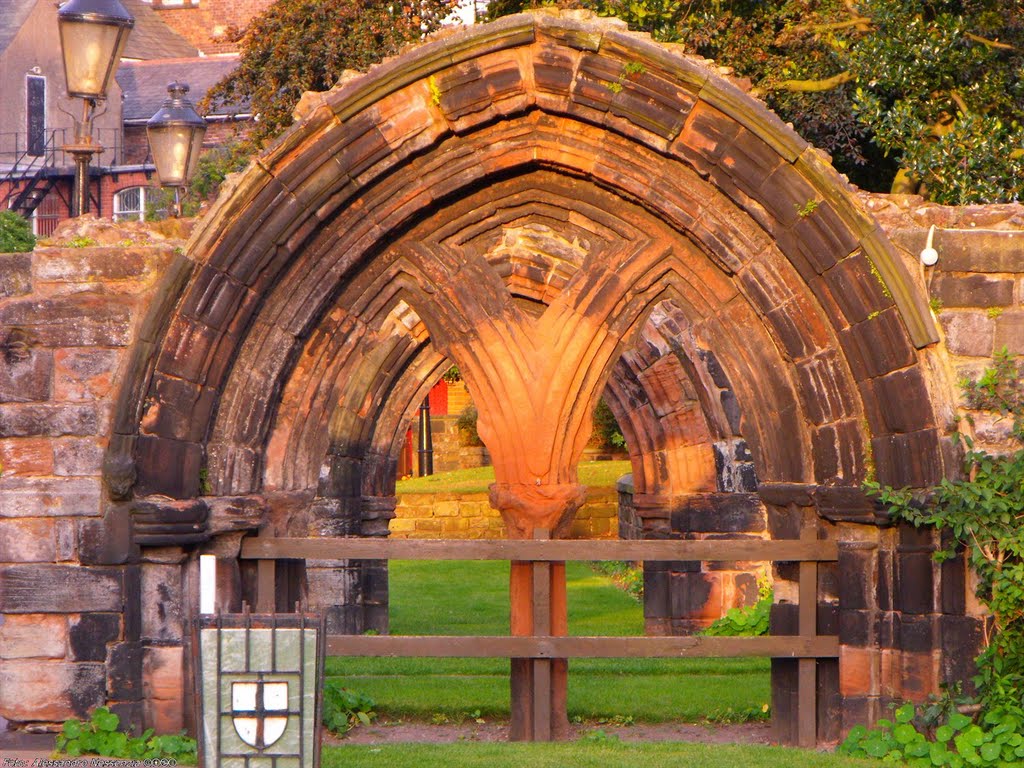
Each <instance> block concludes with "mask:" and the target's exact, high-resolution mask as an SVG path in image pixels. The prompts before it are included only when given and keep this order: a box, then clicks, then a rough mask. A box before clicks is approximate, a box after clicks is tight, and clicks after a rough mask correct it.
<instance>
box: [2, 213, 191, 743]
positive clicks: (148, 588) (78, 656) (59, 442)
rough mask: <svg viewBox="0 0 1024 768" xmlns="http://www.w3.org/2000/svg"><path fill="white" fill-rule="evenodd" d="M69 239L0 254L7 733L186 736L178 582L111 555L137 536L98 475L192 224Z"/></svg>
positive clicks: (85, 228)
mask: <svg viewBox="0 0 1024 768" xmlns="http://www.w3.org/2000/svg"><path fill="white" fill-rule="evenodd" d="M65 226H66V229H65V231H64V233H63V234H62V232H61V231H60V230H59V231H58V233H57V234H56V235H55V238H56V242H54V243H53V244H47V243H42V244H40V246H39V247H37V248H36V250H35V251H34V252H33V253H21V254H0V727H2V724H3V719H4V717H6V718H8V719H11V720H15V721H29V722H32V721H35V722H40V721H41V722H55V721H61V720H65V719H67V718H70V717H82V716H85V715H86V714H87V713H88V712H89V711H90V710H91V709H93V708H95V707H97V706H100V705H101V704H108V705H110V706H111V707H112V708H113V709H114V710H115V711H116V712H117V713H118V714H119V715H120V716H121V717H122V719H123V720H124V721H125V722H134V723H139V722H143V721H144V722H145V724H146V725H149V726H153V727H155V728H157V729H159V730H160V731H165V732H173V731H176V730H178V729H180V728H181V727H182V726H183V724H184V721H183V718H182V706H181V684H182V649H181V638H182V632H183V629H182V610H183V609H182V598H181V569H180V566H179V565H177V564H175V565H167V564H165V563H164V562H161V563H159V564H153V563H151V562H149V558H147V557H140V558H137V559H136V560H135V561H134V562H132V563H127V564H126V563H125V562H124V558H123V557H121V558H118V557H111V556H110V555H109V554H108V551H107V550H108V544H111V543H113V544H114V546H112V547H111V549H116V547H117V546H118V545H121V544H124V543H126V542H127V537H128V536H129V535H130V534H129V531H128V529H127V527H126V526H125V525H108V524H107V523H108V522H109V520H110V519H111V518H110V517H109V516H106V515H105V513H106V512H107V511H108V507H109V505H108V500H107V494H106V493H104V488H103V483H102V480H101V474H102V467H103V456H104V451H105V450H106V448H107V446H108V444H109V441H110V434H111V432H112V431H114V429H115V428H116V427H115V421H116V419H117V417H118V414H117V413H115V411H114V398H115V395H116V394H117V390H118V387H119V385H120V383H121V381H122V380H123V377H124V372H125V370H126V368H127V366H128V363H129V349H130V347H131V345H132V344H133V343H135V342H137V341H138V340H139V339H140V338H141V339H144V340H147V341H148V340H151V339H152V338H155V335H156V333H157V332H158V330H159V329H157V328H151V327H148V326H147V325H146V323H145V322H144V321H143V318H144V317H145V316H146V315H147V314H148V313H149V311H150V308H151V306H152V305H154V304H159V302H160V296H159V288H158V286H159V285H160V283H161V281H162V279H163V277H164V275H165V274H166V273H167V272H168V270H170V269H171V268H172V266H173V265H174V264H175V263H176V262H177V261H179V260H180V259H182V258H184V257H182V256H181V255H180V251H181V246H182V245H184V239H183V238H184V236H185V235H186V234H187V232H186V231H185V229H184V227H185V226H186V224H184V223H182V222H180V221H177V222H168V223H166V224H162V225H141V224H137V225H132V224H122V225H118V226H116V227H112V226H111V225H110V223H109V222H93V220H91V219H88V218H87V219H82V220H81V221H80V222H79V223H78V224H76V225H74V227H76V228H69V227H72V225H65ZM73 235H74V236H80V237H81V239H80V240H78V241H76V242H75V243H74V244H70V243H69V244H67V245H64V246H61V244H60V241H61V240H62V239H64V240H66V241H70V240H71V239H72V236H73ZM86 238H89V239H86ZM77 244H81V245H83V246H84V247H74V245H77ZM179 552H180V550H179ZM180 559H184V555H180V554H179V560H180ZM144 606H148V608H147V607H144ZM164 646H166V647H164Z"/></svg>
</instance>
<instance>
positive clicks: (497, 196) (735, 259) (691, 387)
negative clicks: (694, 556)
mask: <svg viewBox="0 0 1024 768" xmlns="http://www.w3.org/2000/svg"><path fill="white" fill-rule="evenodd" d="M298 114H299V119H298V120H297V122H296V125H295V126H294V127H293V128H292V129H290V130H289V131H288V132H286V134H285V135H284V136H282V137H281V138H280V139H279V140H278V141H277V142H276V143H275V145H274V146H272V147H271V148H270V149H268V150H267V151H266V152H265V153H264V154H263V155H262V156H261V157H259V158H258V159H257V160H256V161H254V162H253V163H252V164H251V165H250V166H249V168H248V169H247V170H246V171H245V172H244V173H242V174H241V175H240V176H238V177H237V178H235V179H233V180H232V181H231V182H229V184H228V186H229V187H230V189H229V191H228V192H226V193H225V194H223V195H222V197H221V198H220V199H219V201H218V203H217V204H216V206H215V208H214V209H213V210H212V211H211V212H210V214H209V215H208V216H207V217H206V218H205V219H204V220H203V222H201V224H200V226H199V229H198V230H197V232H196V234H195V235H194V236H193V238H192V240H191V241H190V244H189V248H188V254H187V255H188V258H189V262H188V263H185V264H184V265H183V266H182V268H181V272H180V273H179V275H180V295H179V296H177V298H176V299H175V300H176V304H175V306H174V308H173V310H170V311H169V312H168V313H167V314H162V311H161V310H159V309H158V310H155V315H154V317H155V318H156V319H155V320H154V321H153V325H154V326H160V325H161V324H162V325H163V326H164V330H163V331H162V332H161V333H154V334H153V341H152V344H151V346H147V347H145V348H143V350H142V352H141V353H140V354H139V355H138V357H137V358H136V363H135V374H134V378H133V379H132V381H133V386H132V387H128V388H126V390H125V395H124V399H123V408H122V415H121V418H120V419H119V421H118V423H117V425H116V427H115V430H116V431H117V433H118V435H116V436H115V438H116V439H115V440H114V441H112V443H111V451H110V454H109V457H108V467H109V468H110V471H109V472H108V479H109V480H110V481H111V485H112V486H118V485H122V486H123V485H126V484H128V483H130V482H131V479H132V477H133V475H134V493H135V494H136V496H137V497H139V498H143V499H144V498H146V497H151V496H169V497H171V498H173V499H179V500H188V499H192V498H195V497H198V496H200V495H207V496H215V497H230V498H237V497H259V498H261V499H264V500H268V499H269V500H270V506H271V507H273V509H274V510H275V512H274V514H273V515H272V517H273V518H274V519H273V520H272V521H271V523H270V524H271V525H272V526H276V527H277V528H278V529H279V530H285V529H288V528H290V529H291V530H295V529H296V527H298V528H302V527H305V528H306V529H307V530H312V531H314V532H316V533H320V534H325V535H338V534H362V535H383V534H386V521H387V519H388V518H389V516H390V514H391V512H392V509H393V504H394V500H393V492H394V456H395V453H396V451H397V449H398V425H399V424H400V423H401V420H402V418H403V416H404V415H406V414H408V413H409V412H410V410H411V409H412V408H413V407H414V405H415V404H416V403H417V402H419V401H420V400H421V399H422V397H423V393H424V388H425V387H426V386H429V383H430V380H431V377H435V378H436V376H437V375H439V373H440V371H441V370H443V366H444V365H445V364H446V361H449V360H452V361H455V362H456V363H458V365H459V367H460V370H461V371H462V372H463V375H464V376H465V377H466V379H467V381H468V382H469V385H470V387H471V388H472V390H473V393H474V397H475V398H476V399H477V402H478V404H479V406H480V411H481V413H482V414H484V419H483V423H482V425H481V436H482V437H483V439H484V440H485V442H486V443H487V445H488V448H489V449H490V452H491V455H492V457H493V458H494V461H495V467H496V476H497V483H496V485H495V487H494V489H493V492H492V501H493V503H494V504H495V506H497V507H498V508H499V509H500V510H501V511H502V513H503V515H504V517H505V519H506V521H507V523H508V524H509V531H510V534H512V535H517V536H530V535H532V534H533V532H534V529H536V528H544V529H550V530H552V531H556V532H557V530H558V529H559V527H560V526H562V525H564V524H565V522H566V521H567V520H568V519H569V518H571V515H572V513H573V512H574V511H575V507H576V505H577V504H578V503H579V500H580V495H581V489H580V486H579V484H578V482H577V478H576V469H575V468H576V462H577V461H578V459H579V456H580V453H581V452H582V449H583V446H584V444H585V443H586V440H587V436H588V435H587V432H588V430H589V414H590V412H591V410H592V407H593V404H594V402H595V401H596V398H597V397H598V396H599V395H600V393H601V392H602V391H603V390H604V389H605V387H606V386H608V387H609V391H610V392H612V393H613V398H612V399H613V401H614V402H615V408H616V410H617V411H618V412H619V414H620V416H621V417H622V421H623V422H624V424H625V425H626V428H627V429H628V430H629V431H630V436H631V438H632V439H631V441H630V442H631V446H632V448H633V453H632V455H631V458H632V460H633V466H634V478H635V481H636V484H637V486H636V497H635V499H636V504H637V507H638V511H639V513H640V515H641V517H643V518H645V519H646V520H648V521H650V526H649V531H650V533H651V534H652V535H671V534H672V530H671V529H670V528H669V527H667V523H666V522H665V521H667V520H670V519H671V516H672V513H673V511H674V510H675V509H676V508H678V507H679V505H680V504H685V503H686V502H687V499H688V498H689V497H690V496H691V495H692V494H693V493H695V492H708V491H712V492H713V491H715V490H716V487H715V486H714V485H712V486H710V487H709V486H708V485H707V484H708V482H709V480H708V477H709V475H708V469H709V467H710V468H711V470H712V475H711V482H712V483H713V482H714V462H715V457H714V444H715V443H716V441H717V442H719V443H722V444H726V445H736V444H738V442H742V443H743V445H744V446H746V447H745V449H744V450H749V456H750V460H749V462H748V463H749V464H750V465H751V471H752V476H756V489H757V494H758V498H757V501H758V503H764V504H765V506H766V507H767V515H768V521H769V527H770V530H771V533H772V535H774V536H778V537H790V536H796V535H799V531H800V528H801V527H802V526H804V525H810V524H813V525H815V526H817V527H818V528H819V530H820V535H821V536H832V537H837V538H841V539H850V540H855V541H857V542H860V544H859V545H858V546H861V548H860V549H858V548H856V547H854V548H852V549H850V550H848V551H847V553H846V554H845V555H844V560H841V562H840V570H841V571H843V574H842V577H841V578H839V579H838V580H837V583H832V584H825V585H823V594H822V598H823V600H825V601H826V602H827V601H828V600H829V599H833V598H835V596H836V593H837V592H838V593H840V594H839V597H840V598H841V601H840V605H841V609H842V612H843V613H842V616H832V617H831V618H829V619H828V620H829V621H837V622H839V623H840V625H841V627H843V626H845V627H847V628H848V629H847V637H846V639H843V635H842V631H843V630H842V628H841V630H840V631H841V640H843V642H844V659H843V661H842V663H843V664H849V668H850V669H851V670H856V669H859V667H858V666H857V665H861V666H863V665H865V664H866V665H869V666H872V665H873V666H872V668H879V665H880V664H881V663H882V659H883V657H884V658H886V659H890V660H891V659H897V667H898V668H897V667H892V666H891V664H890V667H891V670H890V672H888V673H886V674H889V675H890V677H889V678H886V680H887V681H888V682H885V683H884V684H883V683H878V682H877V680H876V681H875V682H874V683H872V685H873V686H874V687H869V688H867V689H865V690H864V691H863V692H862V691H860V690H859V688H858V686H857V685H855V684H854V683H853V682H852V681H853V679H854V678H853V677H852V676H851V677H849V678H848V680H849V681H850V682H848V683H844V682H843V680H844V679H847V678H845V677H844V676H845V675H846V672H845V668H844V669H841V670H840V671H839V672H836V671H835V670H833V671H832V672H830V673H828V674H825V675H823V677H825V678H829V679H827V680H823V681H822V685H823V686H825V687H827V688H828V687H831V688H835V687H836V686H838V689H839V693H841V695H842V697H843V699H842V702H843V706H844V712H845V713H847V714H848V715H849V716H850V717H860V716H862V715H863V716H867V717H871V716H872V715H873V714H877V712H878V708H879V707H880V706H882V704H883V703H884V700H885V697H886V696H892V695H896V693H898V692H899V691H900V690H903V689H902V688H900V687H899V686H898V685H897V682H896V681H898V680H899V679H901V678H905V677H906V674H904V673H906V672H907V670H911V672H910V673H909V674H911V678H912V679H913V680H917V681H919V682H920V687H921V688H922V689H926V688H929V687H934V685H935V684H936V683H937V681H938V677H939V674H940V670H939V666H940V665H941V664H943V663H945V662H944V661H943V660H944V659H945V656H944V655H943V653H944V652H943V651H942V649H941V648H939V647H937V646H936V644H935V643H932V644H930V645H928V644H927V643H926V644H924V645H922V643H921V642H918V640H913V641H909V640H908V644H901V643H902V641H901V640H898V639H897V640H893V639H892V638H891V637H890V638H888V640H887V639H885V638H883V637H881V636H880V635H879V634H878V632H879V630H877V629H876V628H875V627H876V625H877V624H878V622H877V619H878V617H879V616H888V617H889V618H890V619H891V618H892V617H893V616H895V615H896V614H898V613H900V612H901V611H903V610H904V606H902V605H901V604H900V603H899V600H900V599H901V598H900V594H901V593H900V592H899V590H895V597H894V596H893V595H892V594H890V595H889V596H888V598H887V599H888V600H889V602H888V603H886V602H885V599H886V598H882V597H879V595H878V594H877V593H878V590H876V589H875V584H876V581H877V579H878V578H879V577H880V575H885V574H889V573H892V572H893V569H895V571H896V572H897V573H901V574H903V573H906V574H907V576H906V578H910V576H912V575H913V574H918V571H920V570H921V562H922V561H921V559H920V557H919V556H920V555H921V553H922V552H923V549H924V547H923V546H918V543H915V542H913V541H910V539H906V536H907V534H903V533H899V534H894V533H892V532H891V531H880V530H879V529H878V528H876V527H875V522H876V520H875V515H874V509H873V507H872V505H871V504H870V503H869V502H867V501H866V500H865V499H864V497H863V495H862V494H861V492H860V491H859V484H860V482H861V481H862V480H863V479H864V478H865V477H866V476H867V475H868V474H869V473H871V472H875V473H877V476H878V477H879V479H880V480H882V481H883V482H886V483H890V484H894V485H911V486H919V487H920V486H925V485H928V484H930V483H932V482H934V481H936V480H937V479H938V478H939V477H941V476H942V475H943V473H944V472H945V471H946V463H945V462H946V459H945V458H944V456H945V455H947V454H948V452H947V451H946V445H945V442H944V440H943V438H942V437H941V432H940V427H941V426H943V425H942V424H940V423H939V421H940V418H939V416H937V412H938V413H941V412H942V408H943V407H944V405H943V401H942V397H943V396H942V395H941V394H937V393H935V392H933V391H932V389H931V383H930V378H929V375H928V364H927V348H928V347H929V345H931V344H933V343H934V342H935V341H936V340H937V336H936V333H935V330H934V328H933V326H932V323H931V320H930V316H929V314H928V312H927V306H926V303H925V300H924V294H923V293H921V292H919V291H918V290H917V289H916V287H915V283H914V281H913V279H912V277H911V276H910V275H909V274H908V273H907V271H906V269H905V267H904V265H903V264H902V262H900V261H899V259H898V258H897V256H896V254H895V251H894V250H893V248H892V247H891V246H890V244H889V243H888V241H887V239H886V238H885V236H884V234H883V233H882V232H881V230H880V229H879V227H878V226H877V225H876V224H875V222H874V221H873V219H871V217H870V216H869V215H868V214H867V213H866V212H865V211H864V210H863V209H862V207H861V206H860V205H859V203H858V202H857V200H856V198H855V196H854V195H853V193H852V190H851V189H850V188H849V187H848V186H847V185H846V183H845V182H844V181H843V180H842V179H841V178H840V177H838V175H837V174H836V173H835V172H834V171H833V170H832V169H831V167H830V166H829V165H828V162H827V159H826V158H824V157H823V156H822V155H821V153H819V152H818V151H817V150H815V149H814V148H812V147H810V146H808V145H807V144H806V143H805V142H803V141H802V140H801V139H800V138H799V137H797V136H796V135H795V134H794V133H793V132H792V131H791V130H790V129H789V128H787V127H786V126H784V125H783V124H782V123H781V122H780V121H779V120H778V119H777V118H776V117H775V116H774V115H773V114H771V113H770V112H769V111H767V110H766V109H765V108H764V106H763V105H762V104H760V103H759V102H757V101H756V100H754V99H752V98H751V97H750V96H748V95H747V94H745V93H744V92H743V91H742V90H741V89H740V88H739V87H737V86H736V85H734V84H733V83H731V82H729V81H728V80H727V79H725V78H724V77H723V76H722V75H720V74H719V73H718V71H717V70H716V69H715V68H714V67H713V65H712V64H711V63H709V62H705V61H702V60H699V59H695V58H692V57H687V56H684V55H682V54H680V53H678V52H676V51H674V50H672V49H670V48H666V47H663V46H659V45H657V44H655V43H653V42H651V41H650V40H649V39H647V38H646V37H644V36H641V35H636V34H632V33H629V32H627V31H626V30H625V29H624V28H623V27H622V26H621V25H619V24H617V23H615V22H613V21H609V20H597V19H594V18H590V17H589V16H586V15H583V14H577V13H564V14H554V13H537V14H527V15H521V16H513V17H508V18H505V19H502V20H500V21H498V22H495V23H493V24H489V25H485V26H481V27H475V28H472V29H468V30H465V31H460V32H455V33H452V34H450V35H449V36H447V37H443V38H440V39H437V40H434V41H433V42H430V43H428V44H426V45H424V46H421V47H419V48H417V49H415V50H413V51H411V52H409V53H407V54H404V55H403V56H401V57H398V58H396V59H394V60H391V61H388V62H385V63H384V64H382V65H380V66H378V67H376V68H374V69H373V70H372V71H371V72H370V73H368V74H367V75H365V76H358V77H350V78H346V79H345V81H344V82H343V83H342V84H341V85H339V87H338V88H336V89H334V90H332V91H330V92H328V93H323V94H307V96H306V97H305V98H304V99H303V102H302V103H301V104H300V106H299V108H298ZM171 298H172V299H174V297H173V295H172V297H171ZM157 337H158V338H157ZM147 353H148V355H147ZM684 392H688V393H689V395H687V396H685V397H684V396H682V395H681V394H680V393H684ZM936 404H937V405H936ZM709 462H710V464H709ZM119 478H121V479H124V478H128V479H127V480H125V481H124V482H122V483H120V484H119V483H118V482H117V481H118V479H119ZM747 490H752V487H751V488H748V489H747ZM186 506H187V505H186ZM183 508H184V507H183ZM905 539H906V540H905ZM924 557H926V555H924ZM904 566H905V567H904ZM928 567H929V568H930V566H928ZM844 569H845V571H844ZM901 569H903V570H901ZM928 573H929V574H930V573H931V571H930V570H929V572H928ZM375 574H376V575H375ZM665 578H666V580H667V581H671V579H670V577H669V575H666V577H665ZM914 578H920V579H923V578H925V576H922V575H920V574H918V575H917V576H914ZM930 578H931V577H930V576H928V579H930ZM961 578H962V575H961ZM385 580H386V575H383V574H381V572H380V569H379V567H378V566H374V565H373V564H370V565H368V566H366V570H365V571H362V572H352V571H337V570H334V569H327V570H324V571H323V572H317V573H313V574H312V575H311V576H310V589H311V590H312V592H313V593H317V592H319V593H321V594H324V595H326V594H329V593H331V592H332V591H339V592H340V593H342V594H349V595H355V594H356V593H358V599H357V600H354V604H356V605H357V607H356V609H353V607H352V605H347V606H338V610H337V611H336V621H338V622H339V623H341V624H342V625H345V624H346V623H349V625H350V626H352V627H355V628H358V627H359V626H360V622H364V623H365V622H370V623H371V624H372V623H374V622H377V623H380V622H381V621H383V620H385V619H382V618H381V611H380V599H379V598H380V593H381V591H382V582H383V583H386V581H385ZM907 583H908V584H909V583H910V582H907ZM837 584H838V586H837ZM929 584H930V585H932V586H934V585H933V584H932V582H931V581H929ZM518 588H520V589H521V588H523V583H520V584H519V587H518ZM515 589H516V587H515V586H514V590H515ZM843 590H845V592H844V591H843ZM910 591H912V590H910V589H909V588H908V591H907V594H908V595H909V593H910ZM908 599H910V598H909V597H908ZM926 602H927V601H926ZM359 606H361V607H359ZM908 612H909V613H913V614H914V617H915V620H916V619H918V618H922V617H925V618H927V620H928V621H931V622H933V623H934V621H937V620H938V619H937V618H936V616H937V615H938V614H940V613H943V611H942V610H941V609H940V608H939V607H937V606H936V604H935V599H933V600H932V601H931V603H930V604H929V605H924V604H923V603H922V604H921V605H917V606H915V607H912V608H911V609H910V610H909V611H908ZM780 615H783V619H784V611H783V612H780ZM840 619H841V621H840ZM844 622H845V623H844ZM783 623H784V621H783ZM929 626H931V625H929ZM781 629H782V631H784V630H785V627H784V626H782V627H781ZM919 634H920V633H919ZM915 637H917V635H915ZM886 642H888V643H889V645H888V646H886V648H885V652H883V650H882V649H881V646H882V644H884V643H886ZM925 646H927V647H925ZM890 651H891V653H888V652H890ZM885 653H888V656H885ZM899 665H902V666H899ZM915 665H917V666H915ZM929 665H930V666H929ZM853 674H854V672H851V675H853ZM786 675H787V671H786V668H785V665H783V664H780V665H779V668H778V670H777V674H776V681H777V682H776V685H775V689H776V703H777V708H779V709H780V710H782V711H783V712H784V711H785V708H786V706H791V705H792V692H791V691H789V689H788V688H787V682H786V680H787V677H786ZM858 679H859V678H858ZM837 681H838V682H837ZM886 685H888V686H889V687H888V688H886V687H885V686H886ZM893 685H897V687H896V688H893V687H892V686H893ZM904 687H905V686H904ZM833 700H834V697H833ZM787 701H788V702H790V704H789V705H787V703H786V702H787Z"/></svg>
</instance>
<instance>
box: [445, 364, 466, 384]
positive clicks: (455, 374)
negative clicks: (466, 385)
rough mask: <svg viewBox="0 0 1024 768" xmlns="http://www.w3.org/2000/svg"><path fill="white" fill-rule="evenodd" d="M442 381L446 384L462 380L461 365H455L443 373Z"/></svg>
mask: <svg viewBox="0 0 1024 768" xmlns="http://www.w3.org/2000/svg"><path fill="white" fill-rule="evenodd" d="M441 381H443V382H445V383H446V384H458V383H459V382H460V381H462V372H461V371H460V370H459V366H457V365H453V366H452V367H451V368H449V369H448V370H447V371H445V372H444V373H443V374H442V375H441Z"/></svg>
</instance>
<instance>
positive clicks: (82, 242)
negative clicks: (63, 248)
mask: <svg viewBox="0 0 1024 768" xmlns="http://www.w3.org/2000/svg"><path fill="white" fill-rule="evenodd" d="M96 244H97V243H96V241H95V240H94V239H93V238H91V237H88V236H87V235H78V236H77V237H72V238H71V239H70V240H68V242H67V246H68V248H92V247H93V246H94V245H96Z"/></svg>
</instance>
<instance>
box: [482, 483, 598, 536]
mask: <svg viewBox="0 0 1024 768" xmlns="http://www.w3.org/2000/svg"><path fill="white" fill-rule="evenodd" d="M586 498H587V487H586V486H585V485H580V484H578V483H559V484H549V485H530V484H528V483H492V484H491V488H490V500H491V506H492V507H494V508H495V509H497V510H498V511H499V512H500V513H501V517H502V519H503V520H504V521H505V527H506V528H508V534H509V536H510V537H511V538H514V539H525V538H530V537H532V536H533V531H534V530H535V529H537V528H546V529H548V530H549V531H551V536H552V538H557V537H558V536H561V535H563V534H565V533H566V532H567V531H568V530H569V525H570V524H571V523H572V519H573V516H574V515H575V514H576V510H577V509H579V508H580V507H581V506H582V505H583V502H584V501H586Z"/></svg>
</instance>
